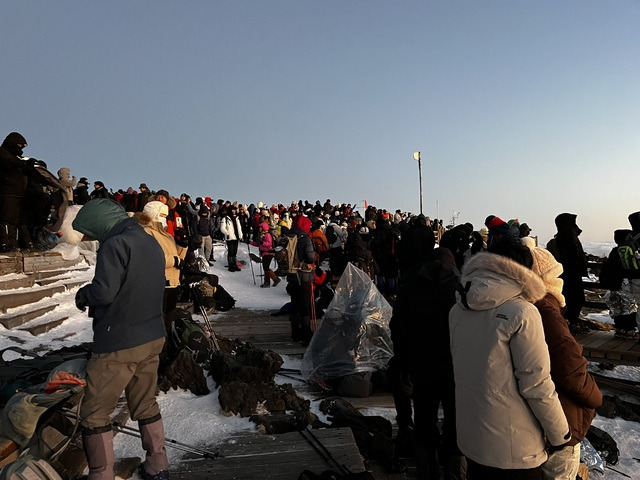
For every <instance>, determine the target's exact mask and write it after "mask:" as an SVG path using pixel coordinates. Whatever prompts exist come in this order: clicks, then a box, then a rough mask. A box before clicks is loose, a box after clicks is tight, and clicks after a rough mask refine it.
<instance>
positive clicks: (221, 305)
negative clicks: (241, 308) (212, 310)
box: [213, 285, 236, 312]
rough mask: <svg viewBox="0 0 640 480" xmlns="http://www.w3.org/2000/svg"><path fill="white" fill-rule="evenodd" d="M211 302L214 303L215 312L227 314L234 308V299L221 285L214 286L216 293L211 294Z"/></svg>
mask: <svg viewBox="0 0 640 480" xmlns="http://www.w3.org/2000/svg"><path fill="white" fill-rule="evenodd" d="M213 300H214V301H215V303H216V310H219V311H221V312H228V311H229V310H231V309H232V308H233V307H235V306H236V299H235V298H233V297H232V296H231V294H230V293H229V292H227V291H226V290H225V289H224V288H223V287H222V285H218V286H216V291H215V292H213Z"/></svg>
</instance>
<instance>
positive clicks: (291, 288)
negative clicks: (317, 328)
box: [287, 214, 316, 346]
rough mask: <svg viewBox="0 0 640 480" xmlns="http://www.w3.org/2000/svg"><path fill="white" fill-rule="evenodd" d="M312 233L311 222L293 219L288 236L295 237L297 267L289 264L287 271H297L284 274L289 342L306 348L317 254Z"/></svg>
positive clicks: (310, 332)
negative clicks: (298, 343) (289, 311)
mask: <svg viewBox="0 0 640 480" xmlns="http://www.w3.org/2000/svg"><path fill="white" fill-rule="evenodd" d="M310 230H311V220H309V219H308V218H307V217H306V216H304V215H302V214H300V215H298V216H296V217H295V218H294V220H293V228H292V229H291V234H292V235H295V236H296V237H297V244H296V252H297V257H298V258H297V259H296V260H297V261H294V263H297V264H298V265H295V266H292V265H290V270H289V271H290V272H291V271H292V269H293V268H296V269H297V271H296V273H288V274H287V283H288V285H287V291H288V292H289V294H290V295H291V309H292V312H291V316H290V317H289V321H290V322H291V339H292V340H293V341H300V342H301V343H302V345H304V346H307V345H309V342H310V341H311V337H312V336H313V328H312V321H315V319H312V313H313V310H312V303H313V301H314V299H313V278H314V273H313V272H314V270H315V264H314V262H315V260H316V252H315V250H314V249H313V242H312V241H311V237H309V232H310Z"/></svg>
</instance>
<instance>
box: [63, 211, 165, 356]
mask: <svg viewBox="0 0 640 480" xmlns="http://www.w3.org/2000/svg"><path fill="white" fill-rule="evenodd" d="M73 228H74V229H75V230H77V231H79V232H81V233H83V234H85V235H87V236H89V237H91V238H94V239H96V240H98V241H99V242H100V248H99V250H98V255H97V263H96V271H95V276H94V277H93V280H92V281H91V283H90V284H89V285H86V286H84V287H82V288H81V289H80V290H79V292H78V296H79V297H81V298H83V299H84V300H85V303H86V305H88V306H89V307H93V308H92V310H93V342H94V344H93V352H94V353H109V352H115V351H118V350H124V349H127V348H133V347H136V346H139V345H143V344H145V343H148V342H151V341H152V340H155V339H157V338H161V337H164V336H165V334H166V333H165V327H164V322H163V319H162V300H163V295H164V287H165V276H164V267H165V260H164V254H163V252H162V249H161V248H160V245H159V244H158V242H157V241H156V240H155V239H154V238H153V237H152V236H151V235H149V234H148V233H146V232H145V231H144V229H143V228H142V227H141V226H140V224H139V223H138V222H137V221H136V220H135V219H134V218H130V217H129V216H128V215H127V214H126V212H125V211H124V209H123V208H122V207H121V206H120V205H119V204H118V203H117V202H115V201H113V200H110V199H95V200H91V201H90V202H88V203H87V204H86V205H84V206H83V207H82V208H81V209H80V211H79V212H78V215H77V217H76V218H75V220H74V221H73Z"/></svg>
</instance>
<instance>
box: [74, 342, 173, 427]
mask: <svg viewBox="0 0 640 480" xmlns="http://www.w3.org/2000/svg"><path fill="white" fill-rule="evenodd" d="M164 342H165V339H164V338H158V339H156V340H153V341H151V342H149V343H145V344H144V345H139V346H137V347H133V348H127V349H125V350H119V351H117V352H112V353H98V354H94V355H93V356H92V357H91V359H90V360H89V363H88V365H87V386H86V388H85V395H84V400H83V402H82V406H81V408H80V416H81V418H82V426H83V427H84V428H97V427H104V426H105V425H109V424H110V423H111V418H110V416H111V414H112V413H113V411H114V410H115V408H116V405H117V403H118V399H119V398H120V395H121V394H122V392H123V391H124V392H125V397H126V399H127V406H128V407H129V414H130V415H131V419H132V420H134V421H136V420H140V419H146V418H151V417H153V416H155V415H158V414H159V413H160V408H159V407H158V404H157V402H156V386H157V382H158V363H159V357H158V355H159V354H160V352H161V351H162V347H163V345H164Z"/></svg>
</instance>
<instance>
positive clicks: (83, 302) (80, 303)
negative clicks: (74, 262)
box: [76, 287, 88, 312]
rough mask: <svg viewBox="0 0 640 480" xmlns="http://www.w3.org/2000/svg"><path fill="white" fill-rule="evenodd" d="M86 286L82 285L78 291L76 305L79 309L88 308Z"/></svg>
mask: <svg viewBox="0 0 640 480" xmlns="http://www.w3.org/2000/svg"><path fill="white" fill-rule="evenodd" d="M85 288H87V287H82V288H81V289H80V290H78V292H77V293H76V307H78V310H82V311H83V312H84V311H85V310H86V309H87V304H88V301H87V294H86V291H85Z"/></svg>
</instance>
